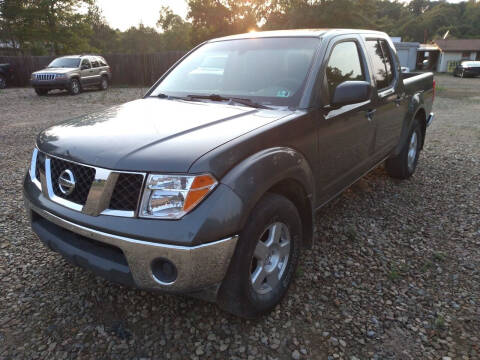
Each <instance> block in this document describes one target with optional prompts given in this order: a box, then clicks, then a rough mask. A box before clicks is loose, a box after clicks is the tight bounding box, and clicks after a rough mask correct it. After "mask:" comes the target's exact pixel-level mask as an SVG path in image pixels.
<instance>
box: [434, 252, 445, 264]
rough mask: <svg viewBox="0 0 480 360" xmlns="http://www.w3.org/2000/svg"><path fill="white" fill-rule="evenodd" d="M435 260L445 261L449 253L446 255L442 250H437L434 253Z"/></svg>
mask: <svg viewBox="0 0 480 360" xmlns="http://www.w3.org/2000/svg"><path fill="white" fill-rule="evenodd" d="M432 258H433V261H435V262H443V261H445V259H446V258H447V255H445V254H444V253H443V252H441V251H435V252H434V253H433V255H432Z"/></svg>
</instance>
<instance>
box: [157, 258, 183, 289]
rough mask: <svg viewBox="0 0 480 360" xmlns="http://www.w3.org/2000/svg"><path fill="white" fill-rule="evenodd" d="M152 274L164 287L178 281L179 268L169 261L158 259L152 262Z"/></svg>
mask: <svg viewBox="0 0 480 360" xmlns="http://www.w3.org/2000/svg"><path fill="white" fill-rule="evenodd" d="M152 274H153V277H154V278H155V280H157V281H158V282H159V283H160V284H162V285H170V284H173V283H174V282H175V280H177V268H176V266H175V265H174V264H173V263H172V262H171V261H170V260H167V259H164V258H158V259H155V260H153V262H152Z"/></svg>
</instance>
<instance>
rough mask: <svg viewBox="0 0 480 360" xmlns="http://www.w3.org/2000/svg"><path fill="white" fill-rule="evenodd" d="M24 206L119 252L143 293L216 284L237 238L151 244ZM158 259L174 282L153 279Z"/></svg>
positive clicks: (27, 205)
mask: <svg viewBox="0 0 480 360" xmlns="http://www.w3.org/2000/svg"><path fill="white" fill-rule="evenodd" d="M25 206H26V208H27V210H32V211H34V212H35V213H36V214H38V215H39V216H40V217H42V218H44V219H46V220H48V221H50V222H51V223H53V224H55V225H57V226H59V227H61V228H64V229H66V230H68V231H71V232H73V233H76V234H79V235H81V236H84V237H86V238H89V239H93V240H96V241H99V242H102V243H106V244H109V245H112V246H114V247H117V248H119V249H121V250H122V252H123V254H124V255H125V258H126V260H127V263H128V267H129V269H130V272H131V275H132V277H133V280H134V282H135V285H136V286H137V287H139V288H141V289H147V290H163V291H167V292H190V291H195V290H200V289H202V288H206V287H208V286H210V285H215V284H218V283H220V282H221V281H222V280H223V278H224V277H225V274H226V272H227V269H228V266H229V264H230V259H231V257H232V255H233V253H234V251H235V246H236V244H237V240H238V236H232V237H229V238H226V239H223V240H219V241H215V242H212V243H208V244H203V245H198V246H193V247H187V246H174V245H168V244H159V243H152V242H147V241H141V240H136V239H132V238H127V237H123V236H118V235H113V234H108V233H105V232H101V231H97V230H94V229H90V228H87V227H84V226H81V225H78V224H75V223H72V222H70V221H67V220H65V219H62V218H60V217H58V216H56V215H54V214H52V213H50V212H48V211H45V210H43V209H40V208H38V207H36V206H34V205H33V204H31V203H30V202H29V201H28V200H27V199H25ZM159 258H162V259H167V260H169V261H170V262H172V263H173V264H174V265H175V267H176V269H177V278H176V279H175V281H173V282H171V283H164V282H162V281H160V280H159V279H157V278H156V277H155V276H154V274H153V272H152V263H153V262H154V261H155V260H157V259H159ZM87 267H88V266H87Z"/></svg>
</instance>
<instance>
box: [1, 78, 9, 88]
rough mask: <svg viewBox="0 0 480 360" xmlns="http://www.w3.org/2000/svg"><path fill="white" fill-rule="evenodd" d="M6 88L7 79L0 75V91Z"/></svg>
mask: <svg viewBox="0 0 480 360" xmlns="http://www.w3.org/2000/svg"><path fill="white" fill-rule="evenodd" d="M6 87H7V78H6V77H5V76H3V75H0V89H5V88H6Z"/></svg>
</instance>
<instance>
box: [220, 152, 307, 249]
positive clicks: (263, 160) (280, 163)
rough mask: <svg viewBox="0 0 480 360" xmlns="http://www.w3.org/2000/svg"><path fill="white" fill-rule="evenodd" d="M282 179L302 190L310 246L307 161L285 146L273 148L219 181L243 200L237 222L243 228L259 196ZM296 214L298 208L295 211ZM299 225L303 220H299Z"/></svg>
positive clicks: (252, 156) (251, 158) (239, 164)
mask: <svg viewBox="0 0 480 360" xmlns="http://www.w3.org/2000/svg"><path fill="white" fill-rule="evenodd" d="M285 180H294V181H295V182H296V183H298V184H299V185H300V186H301V187H302V188H303V190H304V194H303V195H304V196H305V199H304V200H307V202H306V203H307V204H308V206H309V207H310V211H309V214H310V216H311V217H312V218H311V219H306V220H307V221H306V222H305V223H306V224H308V226H309V227H310V228H311V230H310V229H307V233H306V234H304V235H305V236H304V239H306V240H307V243H311V241H312V237H313V214H314V210H313V209H314V204H315V180H314V176H313V171H312V169H311V167H310V165H309V163H308V161H307V159H306V158H305V157H304V156H303V155H302V154H301V153H300V152H298V151H296V150H294V149H292V148H289V147H274V148H269V149H265V150H262V151H260V152H258V153H255V154H253V155H251V156H249V157H248V158H246V159H244V160H243V161H241V162H240V163H238V164H237V165H236V166H235V167H234V168H232V169H231V170H230V171H229V172H228V173H227V174H226V175H225V176H224V177H223V178H222V180H221V183H222V184H224V185H227V186H228V187H230V188H231V189H232V190H233V191H234V192H235V193H236V194H237V195H238V196H239V197H240V198H241V199H242V201H243V203H244V206H245V207H244V210H245V211H244V212H243V216H242V218H241V219H240V225H241V227H242V228H243V227H244V225H245V223H246V221H247V219H248V216H249V215H250V213H251V211H252V210H253V208H254V207H255V205H256V204H257V202H258V201H259V200H260V199H261V197H262V196H263V195H264V194H265V193H266V192H267V191H268V190H269V189H271V188H272V187H274V186H275V185H277V184H279V183H281V182H282V181H285ZM299 212H300V209H299ZM302 222H303V219H302Z"/></svg>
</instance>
